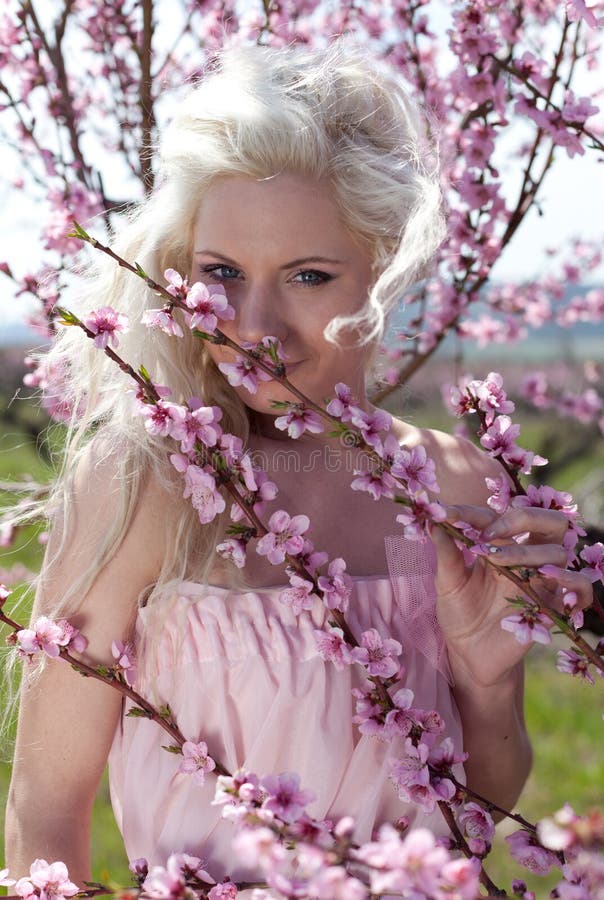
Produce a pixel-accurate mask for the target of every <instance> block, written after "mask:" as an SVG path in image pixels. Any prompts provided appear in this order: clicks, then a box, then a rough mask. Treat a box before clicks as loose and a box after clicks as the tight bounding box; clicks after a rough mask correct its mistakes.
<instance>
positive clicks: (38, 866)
mask: <svg viewBox="0 0 604 900" xmlns="http://www.w3.org/2000/svg"><path fill="white" fill-rule="evenodd" d="M5 883H6V881H5ZM9 883H12V884H15V882H9ZM14 890H15V894H17V896H19V897H23V900H38V898H39V900H59V898H60V897H73V895H74V894H77V893H78V891H79V890H80V888H79V887H78V886H77V884H74V883H73V882H72V881H70V880H69V872H68V871H67V866H66V865H65V863H63V862H52V863H48V862H47V861H46V860H45V859H36V860H34V862H33V863H32V864H31V866H30V867H29V876H27V877H25V878H19V880H18V881H17V882H16V884H15V888H14Z"/></svg>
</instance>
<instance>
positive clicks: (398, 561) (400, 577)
mask: <svg viewBox="0 0 604 900" xmlns="http://www.w3.org/2000/svg"><path fill="white" fill-rule="evenodd" d="M384 543H385V548H386V560H387V563H388V574H389V576H390V581H391V583H392V589H393V592H394V597H395V600H396V603H397V606H398V608H399V611H400V613H401V616H402V618H403V623H404V634H405V635H406V637H407V639H408V642H409V644H410V645H412V646H413V647H415V648H416V649H417V650H418V651H419V652H420V653H422V654H423V655H424V656H425V657H426V659H427V660H428V661H429V662H430V664H431V665H432V666H433V667H434V668H435V669H437V670H438V671H439V672H440V673H441V674H442V675H444V677H445V678H446V679H447V681H448V682H449V684H450V685H453V676H452V674H451V669H450V666H449V660H448V657H447V647H446V644H445V639H444V637H443V633H442V631H441V629H440V625H439V624H438V618H437V615H436V586H435V579H436V570H437V560H436V550H435V547H434V543H433V541H432V540H431V539H430V538H427V539H426V540H425V541H409V540H407V538H405V537H404V535H402V534H394V535H388V536H387V537H386V538H384Z"/></svg>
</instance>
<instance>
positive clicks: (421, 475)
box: [327, 382, 445, 540]
mask: <svg viewBox="0 0 604 900" xmlns="http://www.w3.org/2000/svg"><path fill="white" fill-rule="evenodd" d="M335 390H336V398H335V399H333V400H331V401H330V402H329V403H328V405H327V412H329V413H331V415H333V416H337V417H338V418H339V419H340V420H341V421H342V422H350V423H351V424H352V425H354V426H356V427H357V428H359V430H360V431H361V434H362V437H363V439H364V440H365V442H366V443H367V444H369V446H370V447H372V448H373V449H374V450H375V452H376V453H377V454H378V456H379V457H380V458H381V459H382V460H383V461H384V465H383V466H382V465H379V466H378V467H377V468H372V469H370V471H368V472H363V471H358V470H355V472H354V474H355V476H357V477H355V478H354V479H353V481H352V483H351V488H352V489H353V490H355V491H366V492H367V493H369V494H371V496H372V497H373V499H374V500H379V499H380V498H381V497H388V498H393V497H394V496H395V489H396V485H397V481H396V479H399V480H400V481H401V482H402V484H403V487H404V489H405V492H406V494H407V495H409V496H410V500H409V501H405V502H406V506H405V509H404V511H403V512H402V513H400V514H399V515H398V516H397V517H396V521H397V522H399V523H400V524H402V525H403V526H404V534H405V537H406V538H408V540H425V538H426V535H427V534H428V532H429V529H430V526H431V524H432V523H434V522H442V521H443V520H444V519H445V511H444V508H443V506H442V505H441V504H440V503H438V502H437V501H435V500H432V499H431V498H430V497H429V495H428V493H427V491H431V492H432V493H438V491H439V487H438V483H437V481H436V470H435V465H434V461H433V460H431V459H429V457H428V456H427V454H426V451H425V448H424V447H422V446H416V447H404V446H401V445H400V444H399V443H398V441H397V440H396V438H395V437H394V435H392V434H388V433H387V434H386V435H385V436H384V435H383V434H382V432H384V431H386V432H388V431H389V430H390V428H391V426H392V416H391V415H390V413H388V412H386V411H384V410H381V409H380V410H376V412H375V413H373V414H369V413H366V412H365V411H364V410H362V409H360V408H359V407H358V406H357V405H356V404H355V403H354V398H353V396H352V392H351V390H350V388H349V387H348V385H346V384H344V383H342V382H338V384H336V386H335Z"/></svg>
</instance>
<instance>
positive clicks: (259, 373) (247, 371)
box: [218, 354, 273, 394]
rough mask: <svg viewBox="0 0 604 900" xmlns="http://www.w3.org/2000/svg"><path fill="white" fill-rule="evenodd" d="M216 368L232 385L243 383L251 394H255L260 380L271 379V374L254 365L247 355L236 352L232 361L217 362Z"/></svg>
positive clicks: (236, 385)
mask: <svg viewBox="0 0 604 900" xmlns="http://www.w3.org/2000/svg"><path fill="white" fill-rule="evenodd" d="M218 368H219V369H220V371H221V372H222V373H223V375H226V377H227V379H228V382H229V384H232V385H233V386H234V387H238V386H239V385H243V387H244V388H246V390H248V391H249V392H250V393H251V394H255V393H256V391H257V390H258V384H259V382H261V381H272V380H273V376H272V375H269V374H268V372H265V371H264V370H263V369H261V368H260V367H259V366H257V365H255V363H253V362H252V361H251V360H250V359H247V357H244V356H241V355H240V354H237V356H236V357H235V362H234V363H225V362H221V363H218Z"/></svg>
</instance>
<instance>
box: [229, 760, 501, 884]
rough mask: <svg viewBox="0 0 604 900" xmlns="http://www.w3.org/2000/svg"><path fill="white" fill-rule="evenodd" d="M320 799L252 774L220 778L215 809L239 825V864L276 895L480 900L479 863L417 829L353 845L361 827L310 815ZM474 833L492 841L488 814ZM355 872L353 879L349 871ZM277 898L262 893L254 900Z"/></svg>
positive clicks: (388, 831) (290, 779)
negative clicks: (310, 808) (388, 895)
mask: <svg viewBox="0 0 604 900" xmlns="http://www.w3.org/2000/svg"><path fill="white" fill-rule="evenodd" d="M313 799H314V795H313V794H311V793H310V792H309V791H305V790H303V789H301V788H300V785H299V780H298V777H297V776H296V775H291V774H284V775H279V776H267V777H265V778H262V779H259V778H258V777H257V776H256V775H253V774H252V773H249V772H237V773H236V774H235V775H234V776H232V777H222V776H221V777H219V778H218V784H217V791H216V798H215V801H214V802H215V803H217V804H220V805H222V806H223V815H225V816H226V817H228V818H234V819H235V820H236V821H237V823H238V831H237V833H236V836H235V839H234V842H233V848H234V850H235V852H236V853H237V855H238V858H239V859H240V860H241V861H242V862H243V863H244V864H245V865H248V866H253V867H254V868H257V869H259V870H260V872H261V873H262V875H263V876H264V878H265V879H266V883H267V886H268V888H269V889H271V890H272V891H276V892H277V894H278V895H280V896H285V897H289V898H294V897H300V898H303V897H313V898H316V900H368V898H369V896H370V895H374V894H382V893H393V892H394V893H399V892H400V893H401V895H402V896H408V897H415V898H417V900H427V898H433V900H446V898H449V897H453V896H454V897H456V898H458V900H465V898H467V900H470V898H471V900H474V898H475V897H476V896H477V892H478V876H479V873H480V865H479V862H478V860H477V859H472V860H461V859H455V858H454V857H452V856H451V854H450V853H449V851H448V850H447V849H446V847H445V846H444V844H442V843H439V842H437V841H436V839H435V838H434V836H433V835H432V833H431V832H429V831H427V830H425V829H417V830H414V831H411V832H409V833H408V834H407V835H405V836H404V837H401V834H400V833H399V832H398V831H397V830H396V829H394V828H393V827H392V826H391V825H383V826H382V827H381V828H380V830H379V832H378V833H377V835H376V836H375V838H374V839H373V840H372V841H370V842H368V843H366V844H362V845H360V846H356V847H355V846H353V844H352V839H353V836H354V827H355V823H354V821H353V820H352V819H351V818H349V817H345V818H343V819H340V820H339V821H338V822H336V823H335V824H334V823H332V822H326V821H321V820H315V819H313V818H312V817H310V816H309V815H308V814H307V812H306V809H305V808H306V806H307V805H308V804H309V803H310V802H312V800H313ZM470 814H471V815H472V816H473V819H472V823H470V821H469V820H468V826H467V827H468V828H469V829H472V828H473V829H474V831H475V832H476V833H478V832H480V834H481V835H484V836H485V840H486V839H487V837H489V838H490V835H491V832H490V830H489V827H488V819H489V817H488V814H485V816H484V817H483V824H482V826H481V825H479V824H478V813H477V812H475V811H473V810H470V812H469V813H468V815H470ZM349 866H350V867H351V868H352V869H353V871H354V874H351V872H350V871H349ZM269 896H273V894H269V893H265V892H264V891H262V890H261V889H260V890H259V891H257V892H256V894H255V897H259V898H268V897H269Z"/></svg>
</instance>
